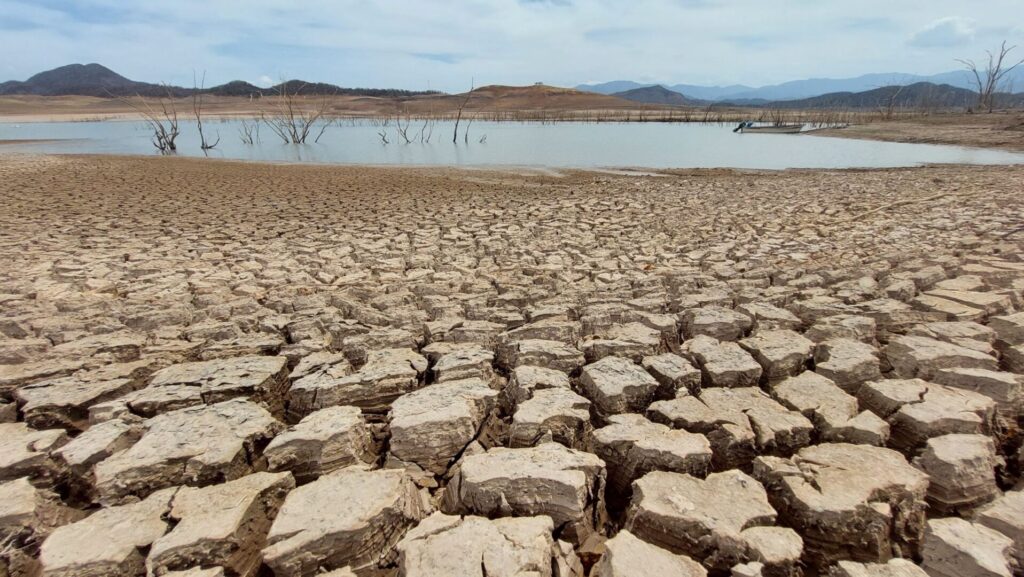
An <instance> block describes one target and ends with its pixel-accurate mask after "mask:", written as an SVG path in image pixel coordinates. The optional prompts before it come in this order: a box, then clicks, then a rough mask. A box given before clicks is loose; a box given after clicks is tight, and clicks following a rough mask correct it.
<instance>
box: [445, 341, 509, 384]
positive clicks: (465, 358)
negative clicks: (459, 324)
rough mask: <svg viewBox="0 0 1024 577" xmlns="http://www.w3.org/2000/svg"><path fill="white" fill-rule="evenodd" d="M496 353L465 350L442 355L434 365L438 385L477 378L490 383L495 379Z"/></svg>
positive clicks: (482, 350) (481, 350)
mask: <svg viewBox="0 0 1024 577" xmlns="http://www.w3.org/2000/svg"><path fill="white" fill-rule="evenodd" d="M493 363H494V353H493V352H491V351H489V350H487V349H485V348H483V347H473V348H463V349H460V350H456V351H452V352H450V353H448V354H446V355H442V356H441V358H440V359H438V361H437V363H435V364H434V368H433V371H434V380H435V381H436V382H438V383H443V382H445V381H457V380H462V379H471V378H477V379H482V380H484V381H487V382H490V380H491V379H493V378H494V369H493V368H492V367H491V365H492V364H493Z"/></svg>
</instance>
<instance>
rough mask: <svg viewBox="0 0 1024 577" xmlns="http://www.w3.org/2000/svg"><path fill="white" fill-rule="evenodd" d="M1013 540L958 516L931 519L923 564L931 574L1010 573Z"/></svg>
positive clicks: (983, 576) (992, 576) (989, 576)
mask: <svg viewBox="0 0 1024 577" xmlns="http://www.w3.org/2000/svg"><path fill="white" fill-rule="evenodd" d="M1012 546H1013V541H1011V540H1010V539H1009V538H1008V537H1006V536H1004V535H1002V534H1001V533H999V532H997V531H993V530H992V529H989V528H988V527H985V526H982V525H978V524H976V523H971V522H970V521H965V520H963V519H957V518H955V517H952V518H948V519H932V520H930V521H928V531H927V533H926V534H925V538H924V545H923V546H922V547H921V558H922V563H921V567H922V568H923V569H924V570H925V571H926V572H927V573H928V575H930V576H931V577H1011V575H1013V568H1014V567H1013V566H1014V564H1013V563H1012V561H1011V559H1010V549H1011V548H1012Z"/></svg>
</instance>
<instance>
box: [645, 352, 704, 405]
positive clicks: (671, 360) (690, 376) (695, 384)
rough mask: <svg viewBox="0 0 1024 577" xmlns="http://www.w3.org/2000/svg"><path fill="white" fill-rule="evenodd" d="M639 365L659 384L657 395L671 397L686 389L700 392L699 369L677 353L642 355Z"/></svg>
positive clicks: (691, 391) (694, 392)
mask: <svg viewBox="0 0 1024 577" xmlns="http://www.w3.org/2000/svg"><path fill="white" fill-rule="evenodd" d="M640 366H642V367H643V368H644V369H646V370H647V372H648V373H650V374H651V376H653V377H654V379H655V380H656V381H658V384H659V385H661V386H660V387H659V388H658V393H657V396H658V397H661V398H665V399H671V398H673V397H675V396H676V394H677V393H678V392H679V391H688V392H690V393H691V394H694V395H696V394H697V393H699V392H700V381H701V373H700V369H698V368H697V367H694V366H693V364H691V363H690V361H688V360H686V359H684V358H683V357H681V356H679V355H676V354H673V353H664V354H660V355H654V356H649V357H644V358H643V359H642V360H641V362H640Z"/></svg>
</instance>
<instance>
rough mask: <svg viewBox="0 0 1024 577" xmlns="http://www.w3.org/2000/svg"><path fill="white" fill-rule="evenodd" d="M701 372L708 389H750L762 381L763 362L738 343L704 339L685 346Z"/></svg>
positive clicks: (701, 337) (686, 351) (685, 349)
mask: <svg viewBox="0 0 1024 577" xmlns="http://www.w3.org/2000/svg"><path fill="white" fill-rule="evenodd" d="M683 351H684V353H685V354H688V355H690V356H691V357H692V358H693V360H694V361H695V362H696V363H697V365H698V366H699V367H700V369H701V373H702V380H701V381H702V384H703V386H704V387H749V386H754V385H757V383H758V381H760V379H761V373H762V370H763V369H762V368H761V365H760V363H758V362H757V361H756V360H754V357H752V356H750V353H748V352H746V351H745V350H743V349H742V348H740V346H739V345H738V344H736V343H731V342H723V343H720V342H718V341H716V340H714V339H712V338H710V337H704V336H700V337H697V338H695V339H693V340H691V341H688V342H687V343H685V344H684V345H683Z"/></svg>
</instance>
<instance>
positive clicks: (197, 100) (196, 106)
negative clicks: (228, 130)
mask: <svg viewBox="0 0 1024 577" xmlns="http://www.w3.org/2000/svg"><path fill="white" fill-rule="evenodd" d="M205 85H206V72H205V71H203V77H202V80H200V81H199V85H198V86H196V73H195V71H194V70H193V71H192V113H193V114H195V116H196V126H197V127H198V128H199V146H200V147H201V148H202V149H203V152H206V151H207V150H210V149H211V148H215V147H216V146H217V145H218V144H220V132H218V133H217V140H215V141H214V142H213V143H212V144H211V143H209V142H207V141H206V135H205V134H203V92H204V88H205Z"/></svg>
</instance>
